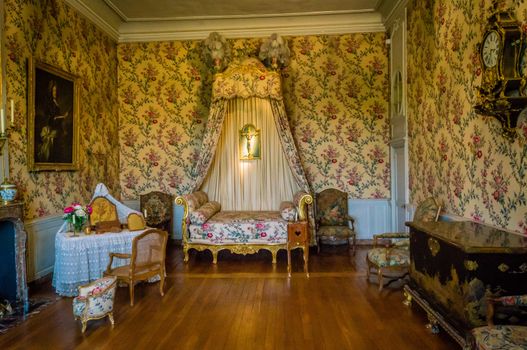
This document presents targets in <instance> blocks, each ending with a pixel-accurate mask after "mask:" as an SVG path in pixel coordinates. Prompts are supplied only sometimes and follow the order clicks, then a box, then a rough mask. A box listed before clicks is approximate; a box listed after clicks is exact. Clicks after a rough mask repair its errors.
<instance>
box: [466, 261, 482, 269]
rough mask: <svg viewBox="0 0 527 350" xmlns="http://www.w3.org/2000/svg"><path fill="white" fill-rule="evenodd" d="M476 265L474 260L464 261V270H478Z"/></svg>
mask: <svg viewBox="0 0 527 350" xmlns="http://www.w3.org/2000/svg"><path fill="white" fill-rule="evenodd" d="M478 267H479V266H478V263H477V262H476V261H474V260H465V269H467V270H468V271H476V270H477V269H478Z"/></svg>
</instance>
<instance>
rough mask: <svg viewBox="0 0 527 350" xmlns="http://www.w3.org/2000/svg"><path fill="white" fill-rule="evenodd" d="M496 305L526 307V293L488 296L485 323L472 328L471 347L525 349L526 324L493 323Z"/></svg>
mask: <svg viewBox="0 0 527 350" xmlns="http://www.w3.org/2000/svg"><path fill="white" fill-rule="evenodd" d="M498 305H501V306H504V307H507V308H517V309H518V308H519V307H521V306H523V307H526V306H527V295H513V296H503V297H500V298H488V299H487V325H486V326H483V327H477V328H474V329H473V330H472V336H473V345H472V349H476V350H493V349H511V350H512V349H527V326H525V325H495V324H494V315H495V308H496V306H498Z"/></svg>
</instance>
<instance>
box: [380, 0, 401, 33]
mask: <svg viewBox="0 0 527 350" xmlns="http://www.w3.org/2000/svg"><path fill="white" fill-rule="evenodd" d="M386 4H387V1H385V2H384V3H383V4H382V5H381V8H380V9H379V11H380V12H381V15H382V19H383V23H384V26H385V27H386V30H389V29H390V27H391V26H392V25H393V22H394V21H395V19H396V18H399V17H400V16H401V14H402V13H403V10H404V8H405V7H406V5H407V4H408V0H397V1H395V3H391V4H390V5H386Z"/></svg>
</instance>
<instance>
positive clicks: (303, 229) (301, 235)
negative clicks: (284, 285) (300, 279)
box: [287, 221, 309, 277]
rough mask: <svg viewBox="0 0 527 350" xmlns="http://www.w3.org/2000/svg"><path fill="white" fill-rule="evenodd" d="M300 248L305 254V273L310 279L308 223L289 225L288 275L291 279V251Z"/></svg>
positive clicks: (300, 222)
mask: <svg viewBox="0 0 527 350" xmlns="http://www.w3.org/2000/svg"><path fill="white" fill-rule="evenodd" d="M297 248H300V249H302V251H303V253H304V272H305V273H306V275H307V277H309V271H308V268H307V265H308V263H309V231H308V229H307V221H297V222H290V223H288V224H287V274H288V275H289V277H291V250H293V249H297Z"/></svg>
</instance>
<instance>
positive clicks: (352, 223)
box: [346, 215, 355, 231]
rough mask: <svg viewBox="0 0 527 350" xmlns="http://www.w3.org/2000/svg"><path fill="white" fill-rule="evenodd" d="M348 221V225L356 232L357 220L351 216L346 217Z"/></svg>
mask: <svg viewBox="0 0 527 350" xmlns="http://www.w3.org/2000/svg"><path fill="white" fill-rule="evenodd" d="M346 220H348V225H351V229H352V230H353V231H355V219H354V218H353V217H351V216H349V215H346Z"/></svg>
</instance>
